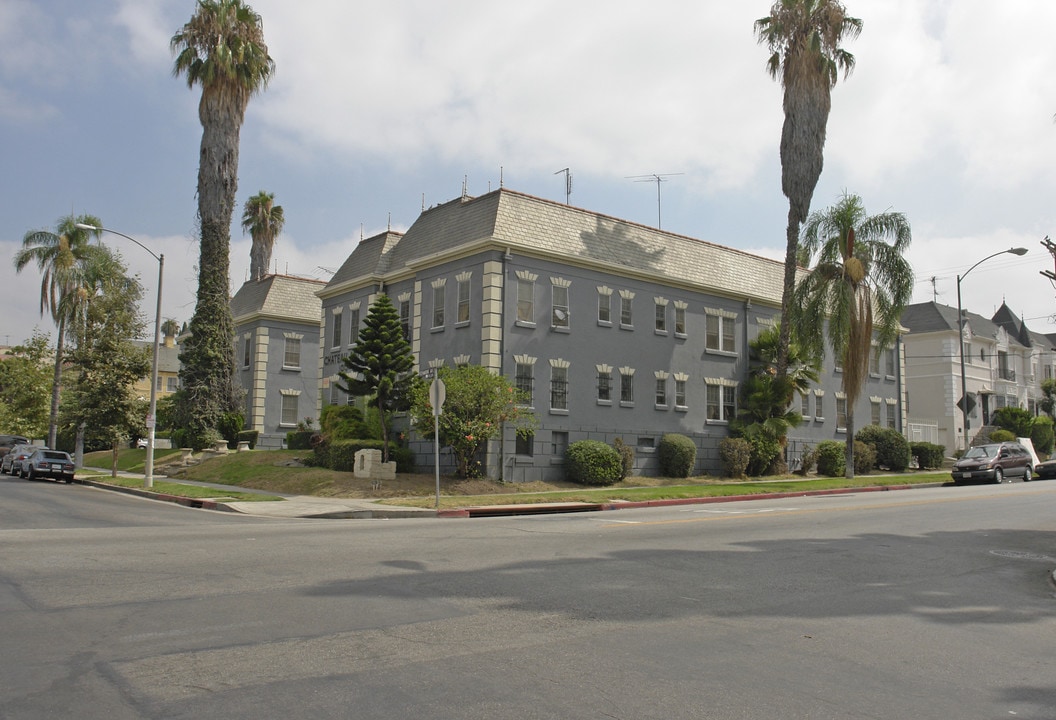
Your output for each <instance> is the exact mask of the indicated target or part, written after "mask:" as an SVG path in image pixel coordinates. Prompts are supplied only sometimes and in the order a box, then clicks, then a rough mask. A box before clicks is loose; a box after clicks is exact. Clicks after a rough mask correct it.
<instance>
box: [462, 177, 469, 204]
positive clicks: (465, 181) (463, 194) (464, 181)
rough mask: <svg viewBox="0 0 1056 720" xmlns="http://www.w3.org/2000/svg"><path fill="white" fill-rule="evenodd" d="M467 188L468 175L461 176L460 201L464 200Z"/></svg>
mask: <svg viewBox="0 0 1056 720" xmlns="http://www.w3.org/2000/svg"><path fill="white" fill-rule="evenodd" d="M468 186H469V175H463V176H462V199H463V200H465V199H466V192H467V187H468Z"/></svg>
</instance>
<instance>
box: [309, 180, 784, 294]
mask: <svg viewBox="0 0 1056 720" xmlns="http://www.w3.org/2000/svg"><path fill="white" fill-rule="evenodd" d="M485 242H487V243H491V244H493V245H494V246H496V247H499V248H503V249H505V248H509V249H510V250H511V251H513V252H522V253H527V254H540V253H542V254H545V255H549V256H556V257H558V258H561V259H563V260H565V261H571V262H586V263H589V264H596V265H597V264H600V265H605V266H609V267H613V268H614V269H616V270H617V271H619V270H620V269H621V268H622V269H623V270H624V271H627V272H633V273H645V274H649V275H655V276H658V277H663V278H665V280H666V281H668V282H672V281H674V282H681V283H685V284H687V285H691V286H696V287H703V288H707V289H708V290H709V291H718V292H722V293H726V294H730V295H734V296H737V297H751V298H753V299H758V300H762V301H766V302H769V303H772V304H774V305H780V302H781V288H782V279H783V272H784V265H783V263H782V262H780V261H777V260H771V259H769V258H763V257H760V256H757V255H752V254H750V253H746V252H743V251H741V250H735V249H733V248H728V247H724V246H721V245H716V244H713V243H709V242H705V241H701V240H696V239H694V238H690V237H686V236H684V235H677V234H674V233H670V232H665V231H663V230H659V229H657V228H652V227H647V226H644V225H638V224H635V223H631V222H627V221H625V220H619V219H616V218H612V217H608V216H605V215H600V214H598V213H594V212H590V211H587V210H582V209H579V208H575V207H570V206H568V205H564V204H561V203H556V202H553V201H549V200H543V199H540V198H537V197H533V196H530V195H525V194H523V193H518V192H515V191H512V190H508V189H505V188H502V189H499V190H496V191H493V192H490V193H488V194H487V195H483V196H481V197H478V198H468V197H467V198H459V199H457V200H452V201H450V202H447V203H444V204H442V205H438V206H436V207H433V208H430V209H429V210H426V211H425V212H423V213H422V214H421V215H420V216H419V217H418V219H417V220H416V221H415V222H414V224H413V225H411V227H410V228H409V229H408V230H407V232H406V234H404V235H403V236H402V237H401V236H399V234H397V233H391V232H389V233H383V234H381V235H378V236H375V237H372V238H368V239H366V240H363V241H362V242H360V244H359V245H358V246H357V247H356V249H355V250H354V251H353V252H352V254H351V255H350V256H349V258H348V260H347V261H346V262H345V264H344V265H342V266H341V269H340V270H339V271H338V272H337V273H336V274H335V275H334V277H333V278H332V279H331V280H330V283H329V284H328V285H327V290H328V291H329V290H330V289H333V288H337V287H338V286H340V285H341V284H343V283H346V282H348V281H350V280H353V279H355V278H362V277H372V276H376V277H381V278H383V277H384V276H385V275H388V274H399V273H401V272H407V271H409V269H410V264H411V263H415V262H417V261H420V260H421V259H423V258H426V257H429V256H431V255H437V254H443V253H448V252H454V251H457V250H458V249H459V248H461V247H464V246H465V247H470V246H474V245H480V244H481V243H485Z"/></svg>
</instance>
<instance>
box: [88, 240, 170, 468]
mask: <svg viewBox="0 0 1056 720" xmlns="http://www.w3.org/2000/svg"><path fill="white" fill-rule="evenodd" d="M111 260H112V261H113V262H116V263H117V264H118V265H119V266H120V265H121V263H120V260H119V259H116V258H113V257H112V258H111ZM92 269H93V268H92V267H91V266H89V275H88V277H87V278H86V280H87V282H85V283H84V284H83V286H82V290H83V293H82V301H81V302H80V303H79V305H78V310H79V312H78V314H77V316H76V317H77V322H76V323H75V326H74V332H75V334H76V337H77V342H76V346H75V348H74V349H73V351H72V352H71V353H70V364H71V367H72V368H73V371H74V376H75V381H74V382H73V383H72V386H73V387H72V391H73V392H72V400H73V402H71V403H69V405H68V408H69V412H70V414H71V415H72V418H73V422H74V423H75V424H76V425H77V427H79V428H84V429H86V431H87V433H88V436H89V439H92V440H96V441H102V442H105V443H106V444H107V445H108V446H109V447H110V448H111V450H112V465H111V473H112V474H113V475H114V476H115V477H116V475H117V449H118V447H119V446H120V445H121V443H122V441H124V440H126V439H127V438H128V437H129V435H130V433H131V432H132V430H133V429H134V428H137V427H138V426H139V425H140V424H141V422H142V402H141V401H139V400H138V399H137V397H136V396H135V393H134V392H133V389H132V387H133V385H134V384H135V383H136V381H137V380H139V379H140V378H143V377H147V376H149V375H150V371H151V361H150V352H149V350H148V348H146V347H141V346H137V345H136V344H135V343H134V342H133V339H134V338H136V337H138V336H139V335H140V334H141V333H142V332H143V329H144V327H145V325H146V323H145V321H144V320H143V318H142V316H141V315H140V314H139V309H138V308H139V301H140V299H141V298H142V295H143V289H142V286H141V285H140V283H139V281H138V280H136V279H134V278H129V277H127V276H126V275H125V274H124V273H120V274H118V273H115V272H114V271H113V267H112V266H110V265H108V264H107V263H100V265H99V267H98V268H96V269H97V270H98V272H97V273H94V274H93V273H91V270H92Z"/></svg>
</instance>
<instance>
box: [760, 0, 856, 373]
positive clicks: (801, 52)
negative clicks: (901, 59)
mask: <svg viewBox="0 0 1056 720" xmlns="http://www.w3.org/2000/svg"><path fill="white" fill-rule="evenodd" d="M861 31H862V21H861V20H859V19H858V18H854V17H850V16H849V15H847V11H846V8H845V7H844V6H843V3H841V2H839V0H777V1H776V2H775V3H774V4H773V6H772V7H771V8H770V14H769V15H768V16H767V17H764V18H760V19H759V20H756V21H755V34H756V37H757V39H758V41H759V43H760V44H765V45H766V46H767V49H768V50H769V51H770V58H769V60H768V61H767V71H768V72H769V73H770V76H771V77H772V78H774V79H775V80H776V79H778V77H779V76H780V79H781V85H782V87H783V88H784V99H783V101H782V107H783V109H784V113H785V122H784V125H783V127H782V129H781V190H782V192H783V193H784V195H785V197H786V198H788V224H787V226H786V229H785V243H786V245H785V272H784V282H783V286H782V292H781V313H782V317H788V314H789V311H790V310H791V306H790V304H791V302H792V295H793V293H794V291H795V284H796V268H797V263H796V260H797V254H798V253H797V250H798V244H799V229H800V226H801V225H802V224H803V222H805V221H806V219H807V215H808V213H809V212H810V201H811V198H812V197H813V195H814V188H815V187H816V186H817V184H818V178H819V177H820V176H821V169H822V164H823V161H824V149H825V129H826V125H827V124H828V120H829V110H830V109H831V107H832V101H831V97H830V92H831V90H832V88H834V87H835V86H836V80H837V78H838V75H839V71H840V70H843V72H844V77H846V76H847V75H848V74H850V72H851V70H852V69H853V68H854V56H853V55H852V54H851V53H849V52H847V51H846V50H844V49H843V48H842V47H841V43H842V42H843V41H844V39H845V38H851V39H853V38H857V37H858V35H859V34H860V33H861ZM790 331H791V327H790V325H789V324H788V323H784V324H782V326H781V341H780V345H779V355H778V360H777V374H778V376H779V377H783V376H784V374H785V371H786V368H787V363H788V346H789V332H790Z"/></svg>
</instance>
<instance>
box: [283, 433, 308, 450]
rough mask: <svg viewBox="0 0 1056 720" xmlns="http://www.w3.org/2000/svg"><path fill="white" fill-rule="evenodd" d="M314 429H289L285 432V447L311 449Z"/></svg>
mask: <svg viewBox="0 0 1056 720" xmlns="http://www.w3.org/2000/svg"><path fill="white" fill-rule="evenodd" d="M313 435H315V431H314V430H291V431H290V432H288V433H286V448H287V449H289V450H311V449H312V436H313Z"/></svg>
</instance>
